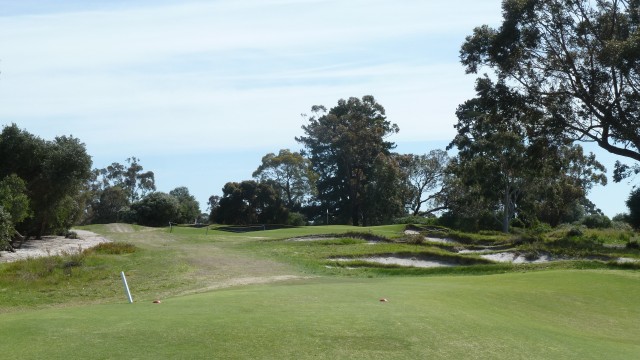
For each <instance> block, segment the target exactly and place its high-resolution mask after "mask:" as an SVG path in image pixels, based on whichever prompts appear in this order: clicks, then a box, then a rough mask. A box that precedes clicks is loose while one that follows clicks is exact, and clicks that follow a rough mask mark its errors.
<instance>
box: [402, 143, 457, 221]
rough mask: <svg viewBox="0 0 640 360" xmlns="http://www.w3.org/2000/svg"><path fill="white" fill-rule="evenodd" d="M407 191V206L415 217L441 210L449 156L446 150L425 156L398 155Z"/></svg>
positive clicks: (433, 151)
mask: <svg viewBox="0 0 640 360" xmlns="http://www.w3.org/2000/svg"><path fill="white" fill-rule="evenodd" d="M397 159H398V160H397V161H398V162H399V164H400V168H401V171H402V175H403V176H402V181H403V182H404V184H403V185H404V188H405V191H406V194H405V197H406V200H405V203H406V204H405V205H406V207H407V208H408V209H410V210H411V213H412V215H413V216H417V215H418V214H420V213H422V214H430V213H433V212H434V211H437V210H441V208H440V206H441V205H442V202H443V199H442V196H441V195H442V191H441V190H440V189H441V187H442V185H443V181H444V176H445V169H446V166H447V163H448V162H449V156H448V155H447V152H446V151H444V150H440V149H438V150H432V151H430V152H429V154H425V155H413V154H408V155H397Z"/></svg>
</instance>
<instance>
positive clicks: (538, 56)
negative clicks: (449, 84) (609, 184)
mask: <svg viewBox="0 0 640 360" xmlns="http://www.w3.org/2000/svg"><path fill="white" fill-rule="evenodd" d="M502 9H503V22H502V25H501V26H500V27H499V28H497V29H494V28H491V27H489V26H486V25H484V26H481V27H478V28H476V29H474V31H473V35H471V36H469V37H467V39H466V41H465V43H464V45H463V46H462V49H461V51H460V58H461V60H462V63H463V64H464V65H465V66H466V70H467V72H468V73H477V72H478V71H480V70H481V69H482V68H490V69H492V70H494V72H495V75H497V77H498V78H499V79H500V80H504V81H505V83H507V84H508V85H509V86H511V87H512V89H514V91H517V92H518V93H519V94H520V95H521V96H523V97H524V98H525V99H526V104H527V105H528V106H529V107H530V108H534V109H540V110H542V111H544V112H545V113H546V114H548V115H549V116H546V117H537V118H535V117H529V118H527V119H526V120H527V121H531V122H533V123H535V124H536V125H537V126H538V127H542V128H546V129H548V131H551V132H558V133H562V134H563V135H564V136H567V137H569V138H571V139H575V140H583V141H593V142H596V143H597V144H598V145H599V146H600V147H602V148H603V149H605V150H607V151H609V152H611V153H614V154H617V155H620V156H623V157H626V158H630V159H633V160H636V161H640V127H639V126H638V123H639V121H640V117H639V115H640V105H639V104H640V32H639V31H640V29H639V25H640V1H637V0H628V1H627V0H598V1H589V0H562V1H558V0H505V1H503V4H502ZM510 121H511V119H510Z"/></svg>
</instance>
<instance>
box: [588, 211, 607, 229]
mask: <svg viewBox="0 0 640 360" xmlns="http://www.w3.org/2000/svg"><path fill="white" fill-rule="evenodd" d="M581 223H582V225H584V226H586V227H588V228H589V229H608V228H610V227H611V225H612V223H611V220H610V219H609V218H608V217H607V216H606V215H600V214H592V215H588V216H585V217H584V218H582V221H581Z"/></svg>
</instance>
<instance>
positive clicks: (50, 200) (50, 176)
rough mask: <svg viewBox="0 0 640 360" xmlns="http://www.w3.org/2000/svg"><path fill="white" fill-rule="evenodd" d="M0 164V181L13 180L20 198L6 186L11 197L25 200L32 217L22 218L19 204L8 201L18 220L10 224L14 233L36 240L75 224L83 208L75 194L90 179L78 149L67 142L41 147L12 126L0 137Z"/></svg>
mask: <svg viewBox="0 0 640 360" xmlns="http://www.w3.org/2000/svg"><path fill="white" fill-rule="evenodd" d="M0 158H1V159H3V166H2V167H0V179H5V178H7V176H9V177H10V176H15V177H17V178H20V179H21V180H22V181H24V184H25V185H26V186H25V187H26V191H24V192H22V191H20V190H19V188H20V187H21V186H20V184H19V182H18V181H15V180H10V181H11V185H10V186H9V187H10V188H11V189H13V190H12V191H13V193H14V194H18V195H19V194H20V193H23V194H26V195H28V197H29V205H28V206H29V207H30V209H31V211H32V213H30V214H29V215H32V216H31V217H28V218H27V217H25V211H24V204H25V201H24V199H19V198H14V200H17V201H18V203H20V204H21V205H20V206H21V209H22V210H20V211H18V213H20V214H21V215H20V217H23V219H24V220H23V221H22V222H20V223H16V224H15V226H16V228H17V229H18V230H20V231H24V232H27V233H28V234H31V235H35V236H38V237H40V236H42V235H44V234H46V233H52V232H58V231H64V230H66V229H65V228H68V227H69V226H70V224H73V223H74V222H75V220H76V219H77V217H78V215H79V214H80V209H81V208H82V207H83V206H84V205H83V204H80V202H81V201H82V198H81V197H80V196H79V195H80V192H81V190H82V187H83V185H84V184H85V182H86V181H87V180H88V179H89V178H90V177H91V170H90V169H91V157H90V156H89V155H88V154H87V153H86V149H85V145H84V144H83V143H81V142H80V141H79V140H78V139H76V138H74V137H71V136H69V137H67V136H59V137H56V138H55V139H54V140H53V141H45V140H43V139H40V138H39V137H36V136H34V135H32V134H30V133H28V132H27V131H25V130H20V129H19V128H18V127H17V126H16V125H15V124H13V125H11V126H6V127H4V128H3V130H2V133H1V134H0ZM10 179H11V177H10ZM6 185H7V184H5V188H6ZM16 186H17V187H16ZM16 189H18V191H17V192H16ZM13 211H14V210H11V212H13ZM12 215H13V214H12Z"/></svg>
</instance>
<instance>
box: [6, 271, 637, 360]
mask: <svg viewBox="0 0 640 360" xmlns="http://www.w3.org/2000/svg"><path fill="white" fill-rule="evenodd" d="M638 275H639V274H638V273H629V272H620V271H606V272H601V271H549V272H535V273H525V274H504V275H491V276H476V277H459V276H457V277H427V278H384V279H335V278H334V279H314V280H305V281H302V282H292V283H287V284H278V285H261V286H252V287H242V288H234V289H227V290H219V291H215V292H209V293H203V294H198V295H191V296H183V297H176V298H170V299H166V300H164V301H163V302H162V304H159V305H156V304H152V303H150V302H138V303H136V304H134V305H128V304H110V305H100V306H80V307H71V308H66V309H45V310H38V311H31V312H18V313H11V314H5V315H3V318H2V320H1V321H0V331H1V332H2V333H3V334H7V335H6V336H5V341H3V342H2V343H1V344H0V352H2V354H3V358H5V359H13V358H16V359H17V358H48V359H67V358H95V357H96V354H100V355H99V356H98V357H102V358H125V357H126V358H138V359H151V358H252V359H267V358H278V359H311V358H318V357H320V358H335V359H415V358H438V359H460V358H469V357H474V358H491V359H513V358H527V359H550V358H553V359H575V358H581V359H602V358H607V359H629V358H634V357H635V356H636V355H637V354H638V353H639V352H640V345H639V344H638V343H637V338H636V335H637V333H638V330H640V328H639V326H638V321H637V320H638V319H639V318H640V309H639V308H638V307H637V306H636V300H635V299H637V298H638V297H639V296H640V285H639V284H640V283H639V281H638V280H640V277H639V276H638ZM380 298H387V299H388V300H389V302H386V303H382V302H380V301H379V299H380ZM7 337H8V338H7ZM7 354H8V356H7Z"/></svg>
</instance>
